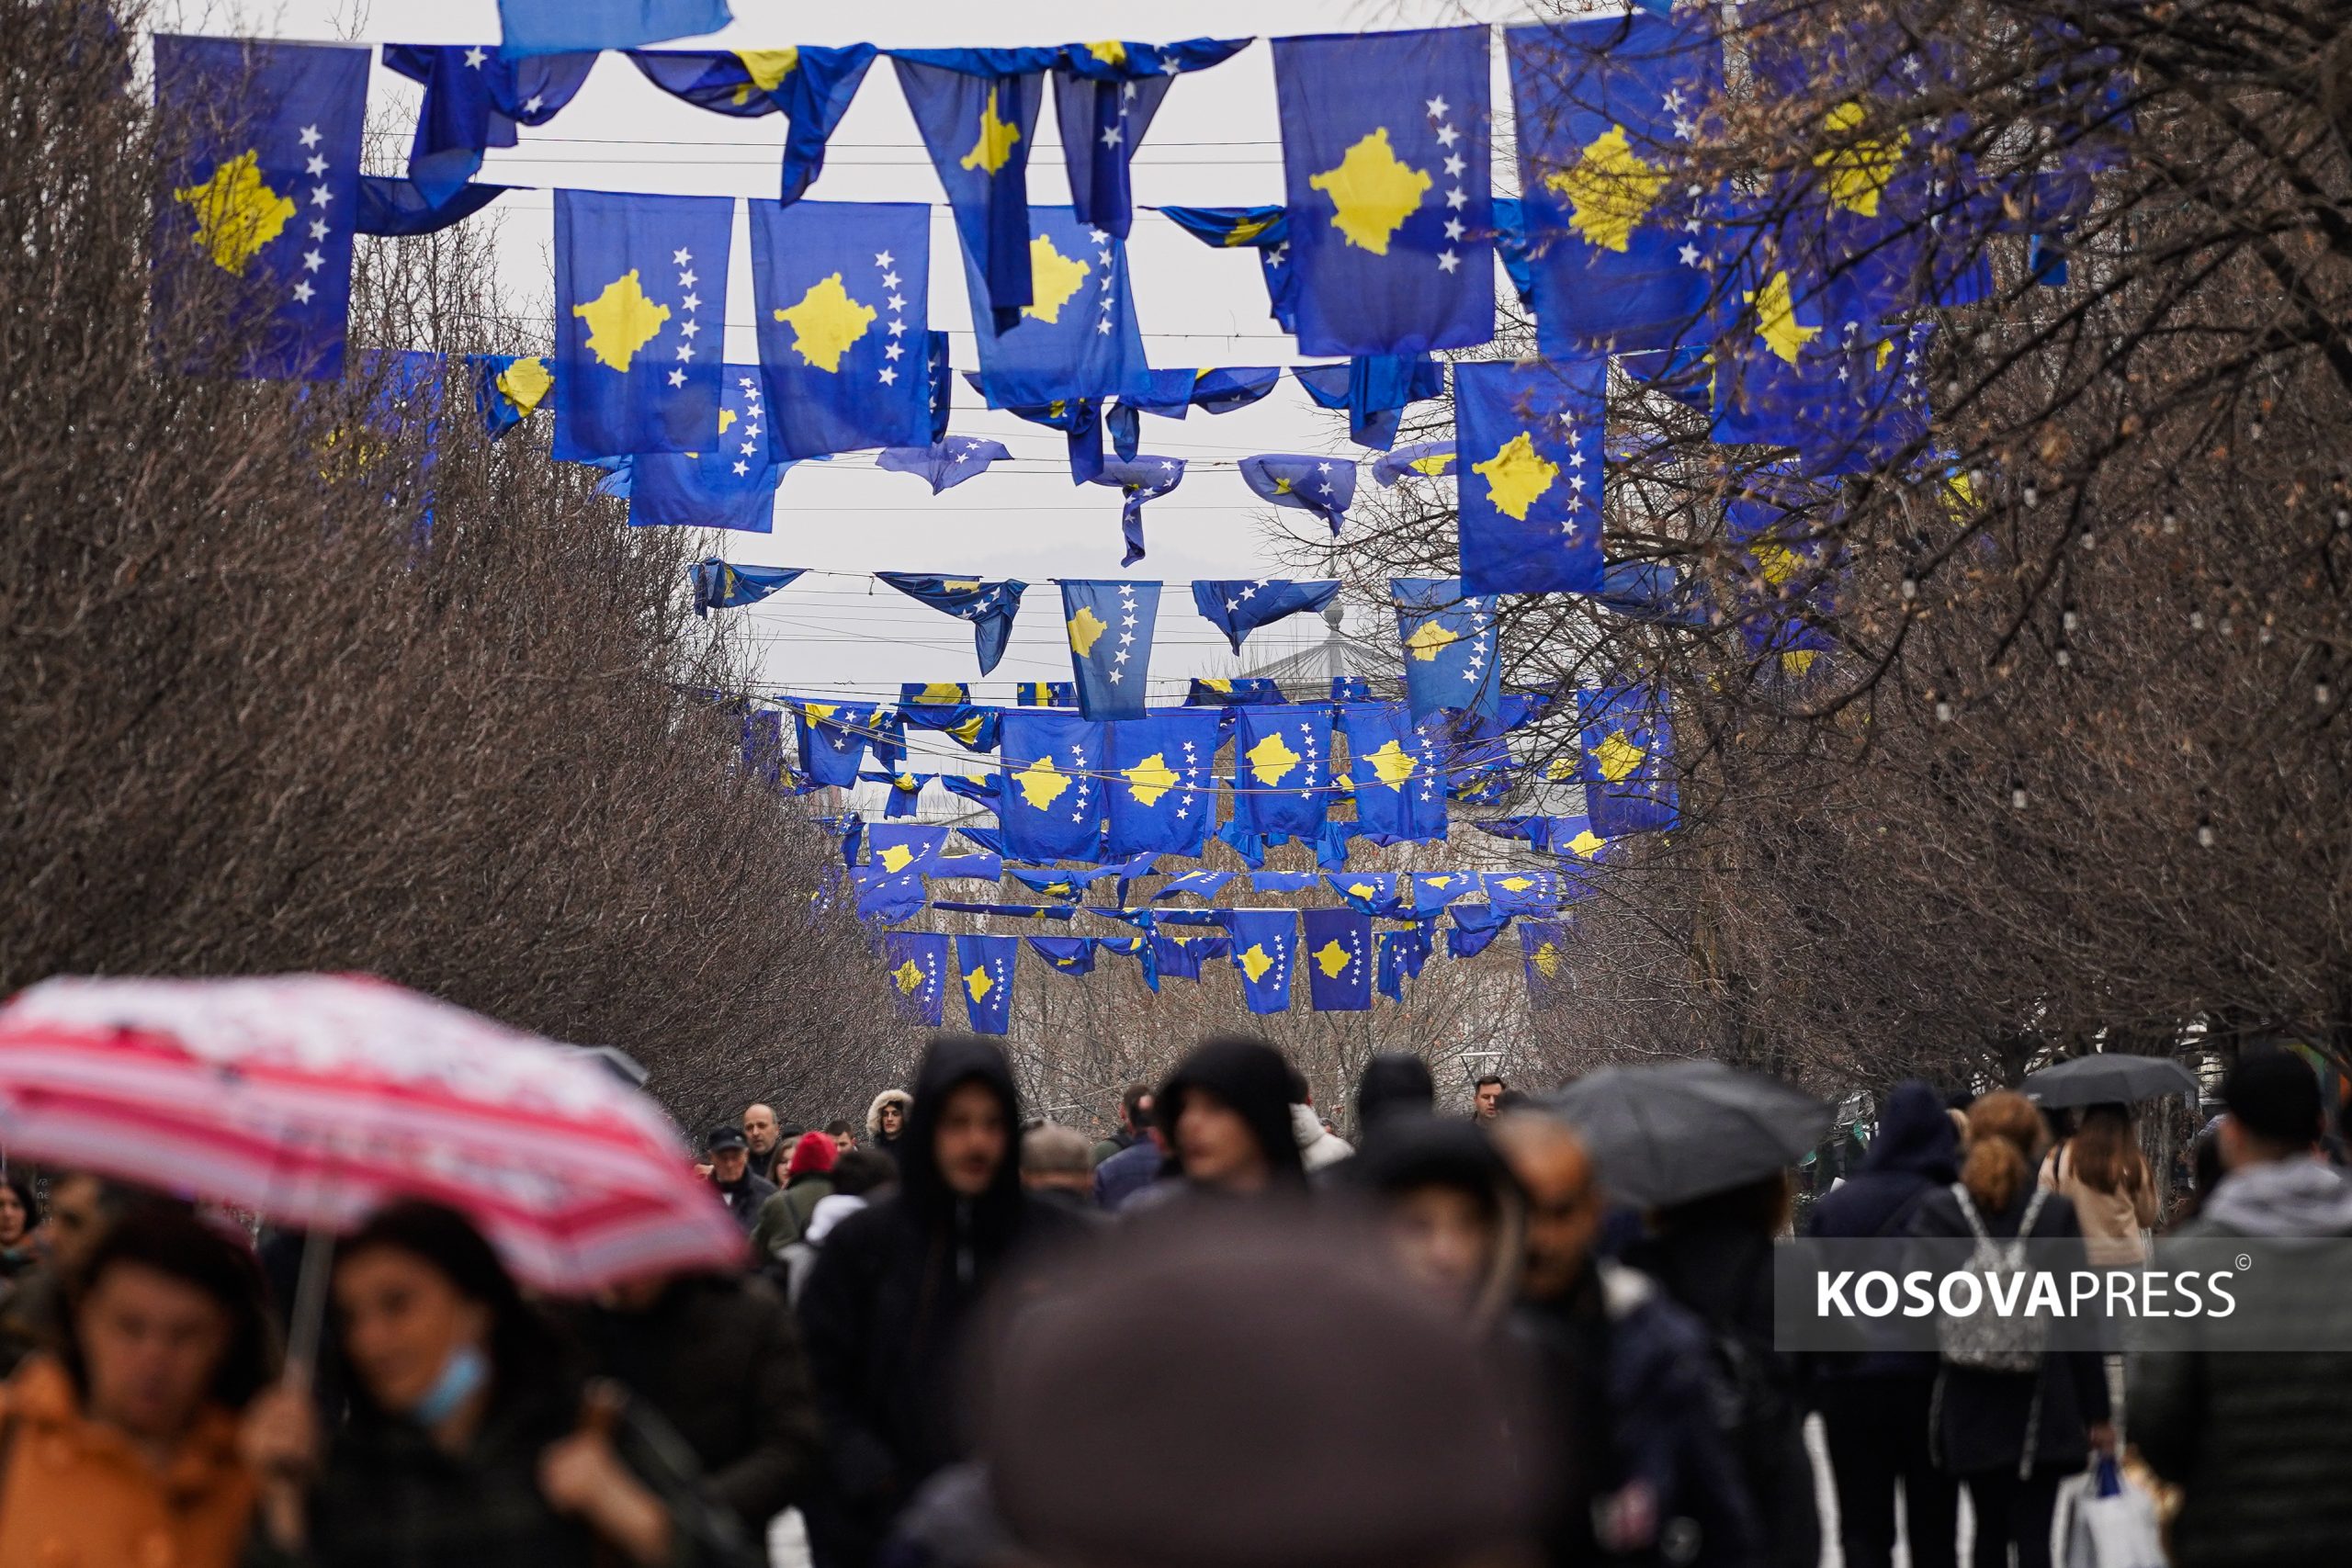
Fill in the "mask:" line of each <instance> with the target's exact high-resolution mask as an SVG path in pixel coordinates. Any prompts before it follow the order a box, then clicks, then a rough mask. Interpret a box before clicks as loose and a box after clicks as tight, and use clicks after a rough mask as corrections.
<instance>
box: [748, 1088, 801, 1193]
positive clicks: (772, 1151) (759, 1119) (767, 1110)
mask: <svg viewBox="0 0 2352 1568" xmlns="http://www.w3.org/2000/svg"><path fill="white" fill-rule="evenodd" d="M743 1142H744V1143H745V1144H746V1145H750V1148H751V1153H752V1175H753V1176H756V1177H758V1178H759V1179H761V1180H763V1181H773V1182H775V1184H776V1185H777V1186H778V1187H781V1186H783V1185H784V1177H783V1176H782V1175H781V1174H780V1173H779V1172H778V1171H777V1169H776V1167H778V1166H779V1165H781V1164H783V1163H784V1160H785V1157H786V1156H787V1155H788V1154H790V1153H791V1150H792V1143H791V1140H789V1139H788V1138H786V1136H785V1135H784V1124H783V1123H782V1122H778V1121H777V1120H776V1119H775V1107H773V1106H769V1105H752V1106H747V1107H745V1108H744V1111H743Z"/></svg>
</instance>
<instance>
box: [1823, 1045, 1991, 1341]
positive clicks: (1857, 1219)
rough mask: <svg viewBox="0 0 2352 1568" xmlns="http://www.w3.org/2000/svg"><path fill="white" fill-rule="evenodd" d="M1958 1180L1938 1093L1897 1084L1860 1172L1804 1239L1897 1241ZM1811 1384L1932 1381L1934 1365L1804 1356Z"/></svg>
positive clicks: (1910, 1082)
mask: <svg viewBox="0 0 2352 1568" xmlns="http://www.w3.org/2000/svg"><path fill="white" fill-rule="evenodd" d="M1959 1177H1960V1134H1959V1133H1958V1131H1956V1130H1955V1129H1954V1128H1953V1126H1952V1124H1951V1117H1950V1116H1949V1115H1947V1114H1945V1112H1944V1107H1943V1101H1942V1100H1939V1099H1938V1098H1937V1097H1936V1091H1935V1090H1934V1089H1930V1088H1928V1086H1927V1085H1926V1084H1925V1083H1922V1082H1921V1081H1920V1080H1918V1079H1917V1078H1909V1079H1906V1080H1905V1081H1904V1082H1902V1083H1899V1084H1897V1085H1895V1087H1894V1093H1892V1094H1890V1095H1888V1096H1887V1097H1886V1109H1885V1110H1884V1111H1883V1112H1881V1114H1880V1116H1879V1121H1878V1136H1876V1137H1875V1138H1872V1139H1871V1146H1870V1149H1869V1152H1868V1153H1866V1154H1864V1155H1863V1156H1862V1165H1861V1168H1860V1170H1857V1171H1856V1172H1855V1173H1854V1174H1853V1175H1851V1176H1849V1177H1848V1178H1847V1179H1846V1180H1845V1182H1844V1184H1843V1185H1841V1186H1839V1187H1838V1189H1837V1190H1834V1191H1831V1192H1827V1193H1825V1194H1823V1195H1822V1197H1821V1198H1820V1199H1819V1200H1818V1201H1816V1202H1815V1204H1814V1205H1813V1213H1811V1214H1810V1215H1809V1216H1807V1218H1806V1221H1805V1234H1806V1235H1811V1236H1822V1237H1828V1238H1833V1239H1837V1238H1860V1237H1868V1236H1900V1235H1905V1233H1906V1232H1907V1231H1908V1230H1909V1228H1910V1224H1911V1215H1912V1213H1913V1211H1914V1210H1916V1209H1917V1207H1918V1206H1919V1202H1920V1200H1921V1199H1923V1198H1925V1197H1926V1196H1927V1195H1928V1193H1930V1192H1934V1191H1938V1190H1941V1189H1943V1188H1946V1187H1949V1186H1951V1184H1952V1183H1953V1182H1954V1181H1956V1180H1958V1179H1959ZM1804 1371H1805V1374H1806V1375H1807V1376H1808V1377H1814V1378H1849V1377H1920V1378H1928V1377H1933V1376H1934V1375H1935V1371H1936V1359H1935V1357H1933V1356H1931V1355H1928V1354H1926V1353H1925V1352H1918V1351H1915V1352H1910V1353H1907V1354H1906V1353H1905V1352H1902V1351H1895V1350H1889V1349H1885V1348H1878V1349H1872V1350H1869V1351H1867V1353H1863V1354H1849V1355H1822V1356H1810V1357H1807V1358H1805V1361H1804Z"/></svg>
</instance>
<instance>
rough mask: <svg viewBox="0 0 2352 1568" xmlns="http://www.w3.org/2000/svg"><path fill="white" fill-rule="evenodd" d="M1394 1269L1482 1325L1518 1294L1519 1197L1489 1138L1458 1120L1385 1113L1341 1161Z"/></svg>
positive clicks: (1522, 1229)
mask: <svg viewBox="0 0 2352 1568" xmlns="http://www.w3.org/2000/svg"><path fill="white" fill-rule="evenodd" d="M1344 1179H1345V1181H1346V1183H1347V1185H1348V1186H1349V1187H1351V1188H1352V1189H1353V1190H1357V1191H1359V1192H1363V1193H1364V1194H1367V1195H1368V1196H1369V1197H1370V1198H1371V1200H1372V1203H1373V1207H1374V1213H1375V1215H1376V1219H1375V1228H1376V1229H1377V1231H1378V1233H1379V1235H1380V1236H1381V1239H1382V1240H1383V1241H1384V1242H1385V1245H1386V1247H1387V1248H1388V1251H1389V1256H1390V1258H1391V1259H1392V1261H1393V1262H1394V1264H1395V1266H1396V1268H1397V1271H1398V1272H1399V1273H1401V1274H1402V1275H1403V1276H1404V1277H1405V1278H1406V1279H1408V1280H1410V1281H1412V1282H1413V1283H1414V1284H1415V1285H1417V1286H1419V1287H1421V1288H1422V1289H1425V1290H1427V1291H1428V1292H1430V1295H1431V1296H1432V1297H1433V1298H1434V1299H1435V1300H1437V1301H1438V1302H1439V1303H1442V1305H1443V1306H1444V1307H1445V1308H1446V1309H1447V1310H1448V1311H1449V1312H1453V1313H1455V1314H1459V1315H1460V1316H1461V1317H1463V1318H1464V1320H1465V1321H1467V1322H1469V1323H1470V1324H1472V1325H1474V1326H1476V1328H1478V1329H1480V1330H1481V1331H1486V1330H1488V1329H1490V1328H1492V1327H1493V1326H1494V1325H1495V1324H1496V1323H1497V1322H1498V1321H1499V1320H1500V1318H1501V1317H1502V1315H1503V1314H1504V1313H1505V1312H1507V1311H1508V1310H1509V1309H1510V1305H1511V1303H1513V1302H1514V1301H1516V1300H1517V1299H1518V1295H1519V1280H1520V1273H1521V1269H1523V1268H1524V1266H1525V1262H1526V1256H1525V1254H1526V1233H1527V1199H1526V1195H1525V1194H1524V1193H1523V1192H1522V1191H1521V1190H1520V1185H1519V1179H1518V1178H1517V1177H1515V1176H1513V1175H1512V1174H1511V1171H1510V1166H1509V1165H1507V1164H1505V1163H1504V1160H1503V1156H1502V1155H1501V1153H1500V1152H1499V1151H1498V1150H1497V1149H1496V1147H1495V1145H1494V1141H1493V1140H1492V1139H1491V1138H1488V1137H1487V1136H1486V1135H1485V1134H1482V1133H1480V1132H1479V1131H1478V1130H1477V1129H1476V1127H1473V1126H1471V1125H1469V1124H1467V1123H1466V1122H1460V1121H1456V1120H1453V1119H1452V1118H1447V1119H1445V1120H1443V1121H1441V1120H1439V1119H1438V1118H1437V1117H1434V1116H1427V1115H1424V1116H1419V1117H1410V1118H1394V1119H1392V1120H1391V1121H1390V1122H1388V1123H1387V1124H1386V1125H1385V1126H1384V1127H1383V1129H1382V1131H1381V1133H1380V1134H1379V1136H1378V1137H1376V1138H1374V1139H1373V1140H1371V1141H1369V1142H1367V1143H1366V1144H1365V1145H1364V1147H1363V1153H1361V1154H1359V1155H1357V1156H1355V1158H1354V1159H1352V1160H1351V1161H1350V1162H1349V1164H1348V1165H1347V1167H1346V1169H1345V1175H1344Z"/></svg>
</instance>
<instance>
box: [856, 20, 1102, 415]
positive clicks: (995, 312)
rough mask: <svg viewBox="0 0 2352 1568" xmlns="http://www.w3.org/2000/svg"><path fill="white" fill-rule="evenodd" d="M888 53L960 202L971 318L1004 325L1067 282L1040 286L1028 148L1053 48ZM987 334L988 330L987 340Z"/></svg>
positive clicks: (951, 197) (926, 142) (936, 164)
mask: <svg viewBox="0 0 2352 1568" xmlns="http://www.w3.org/2000/svg"><path fill="white" fill-rule="evenodd" d="M890 59H891V63H892V64H894V65H895V66H897V67H898V72H899V88H900V90H901V91H903V92H904V93H905V94H906V98H907V107H909V108H910V109H912V110H913V111H914V117H915V128H916V129H917V130H920V131H921V132H922V141H923V146H924V147H926V148H928V149H929V150H930V152H931V163H932V167H933V168H934V169H936V170H938V171H939V183H940V184H942V185H943V186H946V187H947V205H948V206H949V207H950V208H952V209H955V213H956V234H957V235H958V237H960V238H961V240H962V241H963V248H964V260H965V264H966V265H967V268H968V269H969V272H970V275H971V277H972V320H973V324H974V325H975V326H980V327H983V328H985V325H986V323H989V321H991V319H993V322H994V326H995V329H996V330H997V331H998V332H1004V331H1006V330H1008V329H1010V328H1011V327H1012V325H1013V323H1014V322H1015V321H1019V320H1020V318H1021V316H1022V314H1023V311H1024V310H1026V309H1027V308H1028V307H1029V306H1031V305H1032V304H1033V303H1035V302H1036V301H1037V300H1038V299H1039V296H1040V292H1042V293H1043V294H1044V295H1045V297H1046V298H1049V299H1050V298H1052V297H1053V295H1054V293H1055V292H1056V290H1057V289H1059V288H1060V287H1061V286H1060V284H1059V283H1058V282H1057V281H1049V282H1046V284H1045V285H1044V286H1043V288H1042V289H1041V287H1040V284H1039V282H1038V281H1037V280H1036V279H1035V276H1034V275H1035V271H1036V269H1037V265H1038V263H1039V261H1040V260H1041V258H1040V257H1039V256H1038V255H1037V254H1036V253H1035V250H1034V249H1033V246H1032V243H1031V241H1032V234H1031V231H1030V218H1031V213H1030V209H1029V149H1030V148H1031V147H1032V146H1034V145H1035V142H1036V139H1037V106H1038V104H1039V102H1040V101H1041V100H1042V99H1043V97H1044V92H1043V88H1044V86H1045V81H1046V67H1048V66H1050V65H1051V64H1053V62H1054V59H1055V51H1053V50H1049V49H916V50H899V51H893V52H892V54H891V57H890ZM1064 254H1065V255H1067V247H1065V251H1064ZM1046 265H1047V269H1048V271H1049V272H1050V271H1052V270H1053V268H1052V264H1050V263H1048V264H1046ZM1063 298H1064V299H1067V298H1068V296H1067V294H1064V295H1063ZM987 339H988V333H987V332H986V331H985V330H983V331H982V333H981V341H982V342H983V343H985V342H986V341H987ZM982 363H983V364H986V363H987V361H986V359H985V357H984V358H983V360H982ZM1030 401H1035V402H1043V401H1045V400H1044V399H1042V398H1039V399H1032V400H1030Z"/></svg>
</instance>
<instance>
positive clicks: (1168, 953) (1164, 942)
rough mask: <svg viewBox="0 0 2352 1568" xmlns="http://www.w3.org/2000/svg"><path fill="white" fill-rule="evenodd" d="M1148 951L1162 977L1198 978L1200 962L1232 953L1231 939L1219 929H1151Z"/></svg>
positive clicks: (1224, 956) (1199, 975)
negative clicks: (1212, 930)
mask: <svg viewBox="0 0 2352 1568" xmlns="http://www.w3.org/2000/svg"><path fill="white" fill-rule="evenodd" d="M1151 954H1152V959H1153V962H1154V964H1155V966H1156V967H1157V968H1158V969H1159V973H1160V976H1161V977H1163V978H1166V979H1175V980H1197V979H1199V978H1200V977H1201V965H1202V964H1206V963H1207V962H1209V961H1210V960H1211V959H1216V958H1230V957H1232V956H1233V939H1232V938H1231V937H1229V936H1227V935H1226V934H1225V933H1224V932H1222V931H1218V932H1214V933H1212V932H1209V931H1154V932H1153V933H1152V935H1151Z"/></svg>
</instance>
